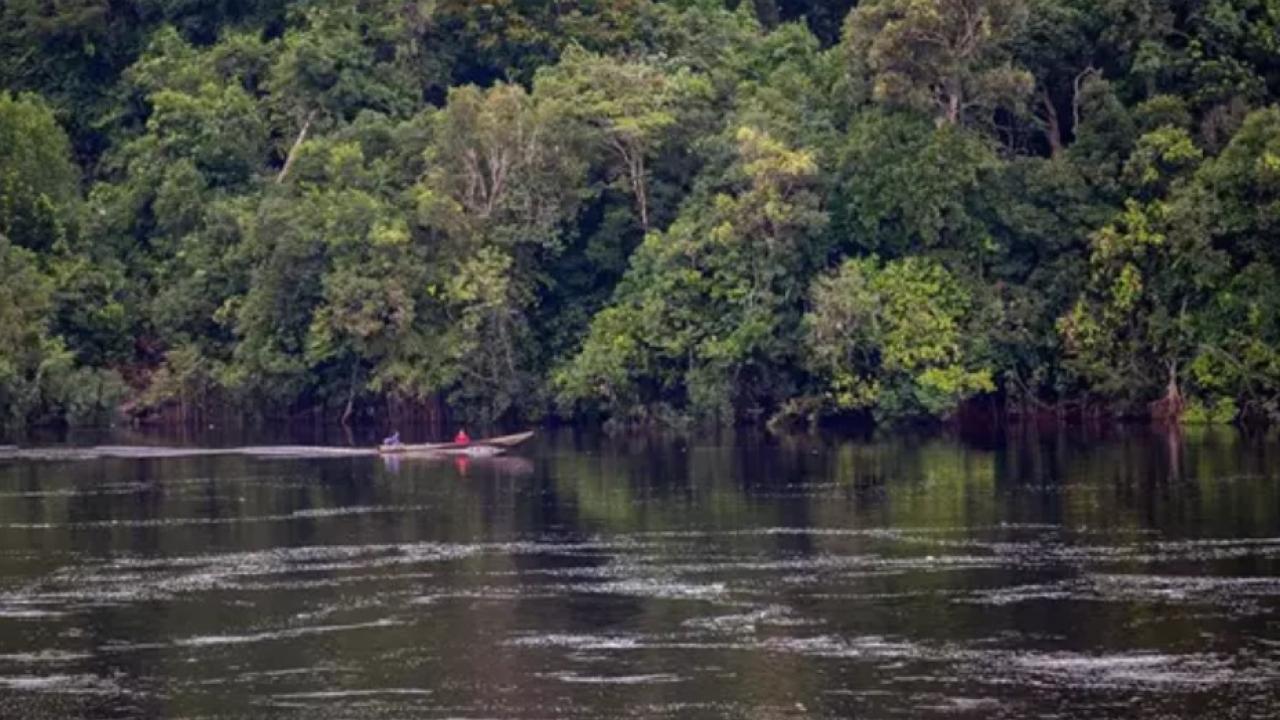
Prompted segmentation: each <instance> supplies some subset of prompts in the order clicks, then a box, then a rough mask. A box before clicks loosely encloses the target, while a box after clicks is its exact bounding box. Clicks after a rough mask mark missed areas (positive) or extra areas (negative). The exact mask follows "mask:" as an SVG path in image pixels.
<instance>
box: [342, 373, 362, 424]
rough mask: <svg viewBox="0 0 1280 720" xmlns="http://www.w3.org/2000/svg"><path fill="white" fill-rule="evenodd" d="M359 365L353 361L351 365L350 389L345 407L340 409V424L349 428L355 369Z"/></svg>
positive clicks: (354, 402) (354, 401) (352, 411)
mask: <svg viewBox="0 0 1280 720" xmlns="http://www.w3.org/2000/svg"><path fill="white" fill-rule="evenodd" d="M358 367H359V365H357V364H355V363H353V364H352V365H351V389H350V391H349V392H348V393H347V407H346V409H345V410H343V411H342V426H343V427H344V428H349V427H350V425H351V416H352V415H354V414H355V405H356V369H357V368H358Z"/></svg>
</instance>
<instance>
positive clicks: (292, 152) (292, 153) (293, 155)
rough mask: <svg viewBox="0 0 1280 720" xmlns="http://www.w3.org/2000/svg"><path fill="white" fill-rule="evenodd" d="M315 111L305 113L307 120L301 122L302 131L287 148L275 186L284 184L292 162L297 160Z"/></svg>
mask: <svg viewBox="0 0 1280 720" xmlns="http://www.w3.org/2000/svg"><path fill="white" fill-rule="evenodd" d="M315 118H316V111H315V110H312V111H311V112H309V113H307V119H306V120H304V121H303V122H302V129H301V130H299V131H298V137H297V139H296V140H294V141H293V147H291V148H289V154H288V155H287V156H286V157H285V159H284V167H282V168H280V174H279V175H277V176H276V184H280V183H282V182H284V179H285V177H286V176H288V174H289V169H290V168H292V167H293V161H294V160H296V159H298V149H299V148H301V147H302V143H303V142H305V141H306V139H307V131H309V130H310V129H311V121H312V120H315Z"/></svg>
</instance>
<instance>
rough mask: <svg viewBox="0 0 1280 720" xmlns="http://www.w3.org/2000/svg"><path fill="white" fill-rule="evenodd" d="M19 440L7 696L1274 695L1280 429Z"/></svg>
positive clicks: (404, 703)
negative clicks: (224, 443)
mask: <svg viewBox="0 0 1280 720" xmlns="http://www.w3.org/2000/svg"><path fill="white" fill-rule="evenodd" d="M125 455H126V456H120V453H115V454H105V455H104V454H97V453H94V452H86V451H84V450H77V451H68V450H51V451H47V452H43V453H37V454H32V453H25V452H14V451H12V450H11V449H10V450H0V717H4V718H29V719H36V718H66V717H86V718H257V717H272V718H308V720H315V719H317V718H360V719H364V718H368V719H373V718H410V717H412V718H446V717H448V718H546V719H549V720H550V719H555V718H593V719H594V718H850V717H853V718H932V717H938V718H996V719H1002V718H1009V719H1013V718H1018V719H1023V718H1062V719H1070V720H1096V719H1098V718H1152V719H1154V718H1162V719H1169V718H1178V719H1181V718H1214V719H1230V718H1275V717H1278V716H1280V444H1277V443H1276V442H1275V441H1274V440H1265V439H1246V438H1244V437H1242V436H1240V435H1239V434H1236V433H1234V432H1232V431H1219V432H1212V433H1195V432H1188V433H1187V434H1185V435H1184V436H1181V437H1176V436H1169V435H1166V434H1163V433H1157V432H1154V431H1152V430H1150V429H1146V428H1137V429H1134V428H1130V429H1117V430H1112V431H1108V432H1106V433H1102V434H1100V435H1099V434H1093V435H1091V436H1089V437H1087V438H1086V437H1083V436H1082V434H1080V433H1073V432H1062V433H1049V434H1036V435H1032V434H1028V433H1009V434H1007V435H1005V436H1004V437H1001V438H996V439H987V440H982V441H965V440H961V439H957V438H954V437H950V436H946V435H933V436H928V435H885V436H882V437H880V438H877V439H854V438H840V437H832V436H820V437H800V438H790V439H782V440H776V439H770V438H767V437H764V436H759V435H753V434H736V435H734V434H725V435H721V436H717V437H715V438H707V439H703V440H696V441H691V440H682V439H679V438H664V437H652V436H646V437H641V438H623V439H603V438H599V437H596V436H593V435H588V434H580V433H574V432H570V431H560V432H555V433H543V434H541V435H540V436H539V437H537V438H535V440H534V441H533V442H531V443H530V444H529V446H527V447H526V448H522V449H521V450H520V451H519V452H517V453H514V454H512V455H509V456H506V457H501V458H481V459H473V460H459V459H451V460H425V459H424V460H415V459H403V460H399V461H396V460H384V459H382V458H378V457H372V456H358V455H350V456H348V455H344V454H335V453H327V454H320V453H317V454H314V455H310V454H308V453H306V452H305V451H298V450H296V449H295V450H287V451H278V452H271V451H265V452H263V453H261V454H256V455H255V454H250V455H244V454H207V455H206V454H201V453H198V452H195V453H192V452H185V453H178V452H173V451H172V450H163V449H160V448H138V447H135V448H133V449H132V450H131V451H130V452H129V453H125Z"/></svg>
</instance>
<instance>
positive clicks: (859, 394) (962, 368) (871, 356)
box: [804, 257, 995, 418]
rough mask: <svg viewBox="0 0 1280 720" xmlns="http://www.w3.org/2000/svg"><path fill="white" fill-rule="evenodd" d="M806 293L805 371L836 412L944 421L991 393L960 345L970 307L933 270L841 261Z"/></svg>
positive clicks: (984, 372) (987, 379)
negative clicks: (808, 302) (975, 397)
mask: <svg viewBox="0 0 1280 720" xmlns="http://www.w3.org/2000/svg"><path fill="white" fill-rule="evenodd" d="M812 293H813V297H812V301H811V307H812V309H811V310H810V311H809V313H807V314H806V315H805V318H804V326H805V344H806V349H807V350H808V359H807V364H808V366H809V369H810V370H811V371H812V372H813V373H814V375H815V376H817V377H818V378H820V380H821V386H822V387H823V389H824V392H825V394H826V397H827V398H828V401H829V403H830V404H831V405H833V406H834V407H835V408H836V409H839V410H872V411H874V412H875V414H876V415H877V416H879V417H888V418H895V417H912V416H941V415H946V414H948V413H950V412H952V411H954V410H955V408H956V407H957V405H958V404H959V403H960V402H962V401H963V400H965V399H966V398H968V397H970V396H972V395H974V394H975V393H979V392H990V391H992V390H994V389H995V386H994V384H993V382H992V373H991V370H990V368H986V367H982V366H981V364H980V363H978V362H976V361H975V358H974V353H973V348H972V347H971V346H972V343H971V342H966V341H965V339H964V337H963V328H964V325H965V317H964V315H965V313H966V312H968V311H969V306H970V302H969V298H968V297H966V294H965V292H964V290H963V289H962V288H961V287H960V285H959V284H958V283H957V282H956V281H955V279H954V278H952V277H951V275H950V273H948V272H947V271H946V270H945V269H943V268H942V267H941V266H940V265H938V264H937V263H933V262H929V261H926V260H921V259H919V258H905V259H902V260H895V261H893V262H890V263H888V264H887V265H884V266H883V267H882V266H881V265H880V263H879V261H878V260H876V259H875V258H874V257H872V258H864V259H860V260H847V261H845V263H844V264H843V265H841V266H840V268H839V269H838V270H837V271H836V272H834V273H832V274H830V275H824V276H820V277H819V278H818V279H817V280H816V281H815V282H814V287H813V291H812Z"/></svg>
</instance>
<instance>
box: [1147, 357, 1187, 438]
mask: <svg viewBox="0 0 1280 720" xmlns="http://www.w3.org/2000/svg"><path fill="white" fill-rule="evenodd" d="M1167 368H1168V372H1169V379H1168V382H1167V384H1166V385H1165V390H1164V397H1162V398H1160V399H1159V400H1156V401H1155V402H1153V403H1151V418H1152V419H1153V420H1160V421H1164V422H1173V423H1176V422H1178V419H1179V418H1181V417H1182V410H1183V408H1184V406H1185V405H1186V403H1185V401H1184V400H1183V397H1182V391H1181V389H1180V388H1179V386H1178V363H1177V361H1175V360H1171V361H1169V362H1168V363H1167Z"/></svg>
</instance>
